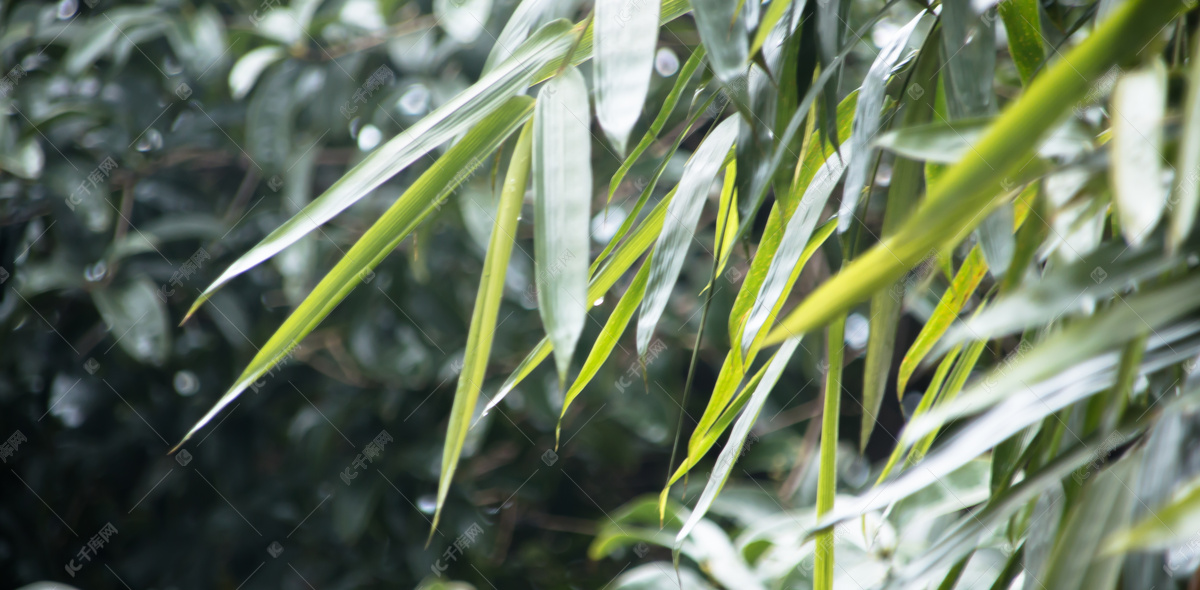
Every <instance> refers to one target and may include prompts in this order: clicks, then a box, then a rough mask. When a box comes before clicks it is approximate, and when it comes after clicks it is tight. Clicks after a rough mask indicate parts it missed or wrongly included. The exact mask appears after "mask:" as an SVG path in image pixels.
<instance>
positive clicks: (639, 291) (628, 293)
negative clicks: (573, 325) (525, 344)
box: [554, 261, 650, 446]
mask: <svg viewBox="0 0 1200 590" xmlns="http://www.w3.org/2000/svg"><path fill="white" fill-rule="evenodd" d="M647 262H648V261H647ZM649 276H650V265H649V264H648V263H643V264H642V268H641V270H639V271H638V273H637V274H636V275H634V277H633V282H632V283H630V284H629V288H628V289H626V290H625V294H623V295H621V299H620V300H619V301H617V305H616V307H614V308H613V311H612V314H611V315H609V316H608V321H606V322H605V323H604V328H602V329H601V330H600V335H599V336H596V342H595V343H593V344H592V350H591V352H589V353H588V356H587V360H585V361H584V362H583V368H582V369H580V370H579V375H576V376H575V382H574V383H572V384H571V388H570V389H568V390H567V395H566V398H565V399H563V408H562V412H561V413H560V414H559V417H558V428H557V429H556V430H555V434H554V439H555V441H556V442H555V446H557V444H558V443H557V440H558V435H559V431H561V429H562V419H563V417H565V416H566V415H567V408H569V407H570V406H571V402H573V401H575V398H576V397H578V396H579V394H580V392H582V391H583V388H584V387H587V385H588V383H590V382H591V381H592V378H593V377H595V376H596V372H597V371H599V370H600V367H601V366H602V365H603V364H604V361H606V360H608V356H609V355H610V354H612V351H613V348H614V347H616V345H617V341H618V340H620V339H621V334H623V333H624V332H625V328H626V326H628V325H629V320H630V319H632V318H633V312H634V311H636V310H637V308H638V306H639V305H641V304H642V297H643V296H645V295H646V279H647V278H648V277H649Z"/></svg>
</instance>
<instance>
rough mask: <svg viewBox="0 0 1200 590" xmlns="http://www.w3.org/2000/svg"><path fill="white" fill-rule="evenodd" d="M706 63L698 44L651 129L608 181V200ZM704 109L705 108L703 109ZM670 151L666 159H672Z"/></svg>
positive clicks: (702, 48) (701, 46) (648, 146)
mask: <svg viewBox="0 0 1200 590" xmlns="http://www.w3.org/2000/svg"><path fill="white" fill-rule="evenodd" d="M703 63H704V46H703V45H697V46H696V49H695V50H693V51H692V55H691V57H689V58H688V60H687V61H686V62H684V64H683V67H682V68H680V69H679V73H678V74H677V77H676V78H675V85H674V86H672V87H671V91H670V92H668V93H667V98H666V99H664V100H663V104H662V108H660V109H659V110H658V116H657V117H655V118H654V121H652V122H651V123H650V129H648V130H646V134H645V135H643V136H642V140H641V141H639V142H638V144H637V146H635V147H634V148H633V151H632V152H630V153H629V156H628V157H626V158H625V161H624V162H621V166H620V167H619V168H617V171H616V172H614V173H613V177H612V180H611V181H609V183H608V200H609V201H612V198H613V194H615V193H616V192H617V187H619V186H621V181H622V180H624V179H625V175H626V174H628V173H629V169H630V168H633V165H634V164H635V163H637V161H638V158H641V157H642V154H644V153H645V152H646V150H647V149H650V145H651V144H653V143H654V141H655V140H657V139H658V134H659V133H662V129H663V126H665V125H666V124H667V119H669V118H670V117H671V113H672V112H674V110H675V106H676V105H678V104H679V98H680V96H682V95H683V89H684V88H686V87H687V85H688V83H689V82H690V81H691V79H692V76H693V75H695V73H696V70H697V69H699V68H700V65H701V64H703ZM701 111H703V109H701ZM671 153H673V152H669V153H668V155H667V156H664V157H665V158H666V159H670V154H671Z"/></svg>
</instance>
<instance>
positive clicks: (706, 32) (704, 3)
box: [691, 0, 750, 84]
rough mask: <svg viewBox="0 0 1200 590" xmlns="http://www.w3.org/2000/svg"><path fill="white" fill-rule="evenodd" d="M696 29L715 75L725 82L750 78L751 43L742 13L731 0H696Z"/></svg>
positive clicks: (693, 7)
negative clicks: (747, 71)
mask: <svg viewBox="0 0 1200 590" xmlns="http://www.w3.org/2000/svg"><path fill="white" fill-rule="evenodd" d="M691 4H692V11H693V15H694V16H695V17H696V29H697V30H698V31H699V33H700V41H701V42H702V43H704V49H705V51H706V53H707V54H708V63H709V64H710V65H711V66H712V69H713V73H715V74H716V75H717V78H720V79H721V81H723V82H725V83H727V84H728V83H730V82H732V81H734V80H736V79H738V78H740V77H743V76H745V75H746V61H747V59H748V58H749V56H750V51H749V50H750V42H749V40H748V39H747V36H746V26H745V23H744V22H743V19H742V14H741V11H740V10H738V5H737V3H735V2H729V1H728V0H692V1H691Z"/></svg>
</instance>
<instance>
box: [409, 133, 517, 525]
mask: <svg viewBox="0 0 1200 590" xmlns="http://www.w3.org/2000/svg"><path fill="white" fill-rule="evenodd" d="M535 125H536V123H535ZM532 142H533V129H532V126H531V125H529V124H526V125H525V127H524V129H523V130H522V131H521V134H520V135H519V136H518V138H517V145H516V147H515V148H514V150H513V155H512V158H511V159H510V160H509V164H508V172H507V173H506V175H505V177H504V187H503V189H502V190H501V192H500V203H499V206H498V208H497V210H496V219H495V223H494V224H493V227H492V235H491V239H490V240H489V243H488V248H487V254H486V255H485V257H484V260H483V274H482V276H481V277H480V278H479V291H478V293H477V294H476V296H475V307H474V310H473V311H472V312H471V326H470V328H469V329H468V332H467V348H466V352H465V354H464V357H463V368H462V371H461V372H460V373H459V374H458V387H457V389H455V391H454V405H453V406H452V407H451V409H450V422H449V425H448V426H447V428H446V441H445V444H444V446H443V449H442V472H441V475H440V476H439V478H438V495H437V508H436V510H435V511H434V513H433V523H432V524H431V526H430V530H429V535H430V537H432V536H433V533H434V532H435V531H436V530H437V525H438V521H439V520H440V519H441V516H442V508H443V507H444V506H445V503H446V494H447V493H449V492H450V484H451V482H453V481H454V471H455V468H456V467H457V466H458V459H459V456H460V455H461V454H462V450H463V443H464V441H465V440H466V438H467V430H468V429H469V428H470V426H471V417H472V416H473V415H474V413H475V403H476V401H477V400H478V399H479V390H480V388H481V387H482V386H483V378H484V376H485V373H486V371H487V364H488V357H489V356H491V351H492V336H493V335H494V334H495V333H496V316H497V314H498V313H499V311H500V300H501V299H503V298H504V277H505V275H506V273H507V271H508V262H509V258H510V257H511V256H512V249H513V244H514V243H515V241H516V240H515V236H516V235H517V222H518V220H519V219H520V217H521V205H522V204H523V203H524V202H525V187H526V185H527V184H528V183H529V169H530V166H531V152H532Z"/></svg>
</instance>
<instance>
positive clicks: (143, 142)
mask: <svg viewBox="0 0 1200 590" xmlns="http://www.w3.org/2000/svg"><path fill="white" fill-rule="evenodd" d="M162 143H163V138H162V133H159V131H158V130H157V129H155V128H153V127H151V128H149V129H147V130H146V132H145V133H143V134H142V136H141V137H140V138H138V141H137V145H136V146H134V147H135V148H137V151H139V152H148V151H150V150H156V149H158V148H160V147H162Z"/></svg>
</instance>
